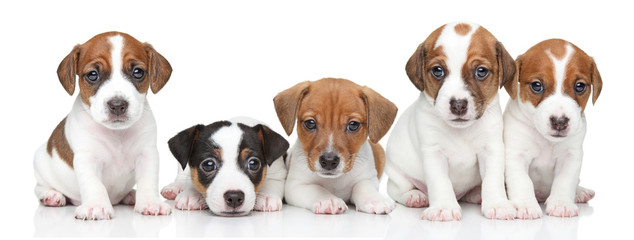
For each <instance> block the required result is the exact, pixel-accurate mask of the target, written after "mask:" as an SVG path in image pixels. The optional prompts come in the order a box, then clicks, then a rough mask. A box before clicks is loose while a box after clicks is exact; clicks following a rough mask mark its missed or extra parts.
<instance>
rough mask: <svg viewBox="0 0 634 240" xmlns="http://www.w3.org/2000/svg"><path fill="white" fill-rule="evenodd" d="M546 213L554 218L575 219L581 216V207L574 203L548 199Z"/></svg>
mask: <svg viewBox="0 0 634 240" xmlns="http://www.w3.org/2000/svg"><path fill="white" fill-rule="evenodd" d="M546 213H547V214H548V216H553V217H575V216H578V215H579V207H577V204H575V203H574V202H572V201H565V200H557V199H550V198H549V199H548V200H546Z"/></svg>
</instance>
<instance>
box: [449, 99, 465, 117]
mask: <svg viewBox="0 0 634 240" xmlns="http://www.w3.org/2000/svg"><path fill="white" fill-rule="evenodd" d="M468 103H469V102H467V100H466V99H458V100H456V99H453V98H452V99H451V101H449V108H450V110H451V113H453V114H454V115H456V116H463V115H465V114H466V113H467V106H468Z"/></svg>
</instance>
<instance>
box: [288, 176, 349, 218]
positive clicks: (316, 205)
mask: <svg viewBox="0 0 634 240" xmlns="http://www.w3.org/2000/svg"><path fill="white" fill-rule="evenodd" d="M285 196H286V202H288V204H291V205H294V206H298V207H302V208H306V209H308V210H312V211H313V212H314V213H316V214H339V213H344V212H345V211H346V210H348V206H347V205H346V202H345V201H343V200H342V199H341V198H338V197H337V196H335V195H333V194H332V193H330V192H328V190H326V189H325V188H323V187H322V186H320V185H317V184H312V183H305V182H300V181H297V180H288V182H287V183H286V191H285Z"/></svg>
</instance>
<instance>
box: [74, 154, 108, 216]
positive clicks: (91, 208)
mask: <svg viewBox="0 0 634 240" xmlns="http://www.w3.org/2000/svg"><path fill="white" fill-rule="evenodd" d="M98 165H99V163H98V160H97V159H96V158H95V157H93V156H91V155H90V154H88V153H82V152H78V153H76V154H75V158H74V161H73V168H74V170H75V175H76V177H77V183H78V185H79V194H80V196H81V205H79V206H78V207H77V209H75V218H77V219H82V220H103V219H108V220H110V219H111V218H112V217H113V216H114V209H113V208H112V203H110V198H109V197H108V191H107V190H106V187H105V186H104V185H103V183H102V181H101V169H98V168H99V167H98Z"/></svg>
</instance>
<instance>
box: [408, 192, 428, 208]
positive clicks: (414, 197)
mask: <svg viewBox="0 0 634 240" xmlns="http://www.w3.org/2000/svg"><path fill="white" fill-rule="evenodd" d="M403 199H405V206H406V207H411V208H422V207H427V206H429V201H428V200H427V195H425V194H424V193H423V192H421V191H420V190H418V189H414V190H410V191H408V192H406V193H404V194H403Z"/></svg>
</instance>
